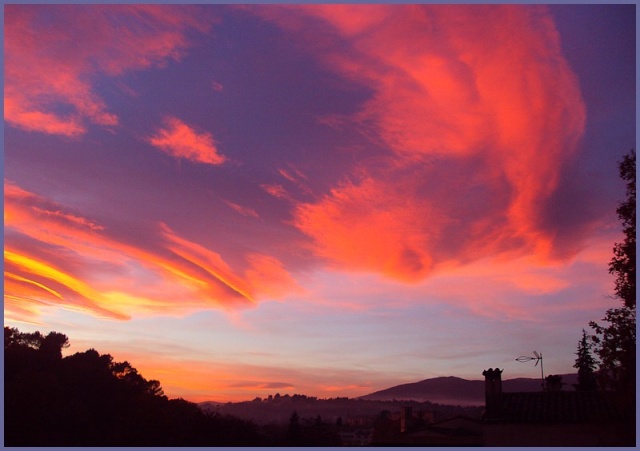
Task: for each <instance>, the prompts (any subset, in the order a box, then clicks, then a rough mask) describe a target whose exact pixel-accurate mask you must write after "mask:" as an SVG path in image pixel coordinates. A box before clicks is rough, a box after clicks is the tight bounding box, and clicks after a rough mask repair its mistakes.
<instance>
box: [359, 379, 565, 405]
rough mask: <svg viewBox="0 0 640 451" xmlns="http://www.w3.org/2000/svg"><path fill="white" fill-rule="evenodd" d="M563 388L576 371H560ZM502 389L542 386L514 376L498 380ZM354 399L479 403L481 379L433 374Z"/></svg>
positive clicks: (538, 381) (521, 389) (509, 390)
mask: <svg viewBox="0 0 640 451" xmlns="http://www.w3.org/2000/svg"><path fill="white" fill-rule="evenodd" d="M561 376H562V382H563V383H564V385H563V390H573V385H572V384H575V383H577V379H578V375H577V374H562V375H561ZM502 390H503V391H504V392H534V391H540V390H542V385H541V381H540V379H530V378H516V379H507V380H504V381H502ZM358 399H364V400H370V401H391V400H394V399H397V400H412V401H418V402H424V401H430V402H433V403H438V404H448V405H461V406H480V405H484V381H482V380H472V381H470V380H467V379H461V378H459V377H453V376H449V377H435V378H432V379H425V380H423V381H420V382H414V383H410V384H402V385H397V386H395V387H391V388H387V389H385V390H380V391H377V392H374V393H371V394H368V395H364V396H360V397H359V398H358Z"/></svg>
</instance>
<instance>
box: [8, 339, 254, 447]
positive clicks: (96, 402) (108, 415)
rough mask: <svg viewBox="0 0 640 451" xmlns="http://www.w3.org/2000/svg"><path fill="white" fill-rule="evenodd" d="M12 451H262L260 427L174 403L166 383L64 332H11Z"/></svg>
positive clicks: (9, 356) (9, 396) (179, 402)
mask: <svg viewBox="0 0 640 451" xmlns="http://www.w3.org/2000/svg"><path fill="white" fill-rule="evenodd" d="M4 332H5V334H4V335H5V343H4V346H5V387H4V388H5V404H4V406H5V428H4V430H5V443H4V444H5V445H6V446H65V447H68V446H83V447H85V446H150V447H156V446H238V445H240V446H258V445H263V444H264V441H263V438H262V437H261V436H259V435H258V433H257V429H256V427H255V425H254V424H253V423H250V422H247V421H244V420H240V419H238V418H233V417H230V416H224V417H223V416H220V415H207V414H205V413H204V412H203V411H202V410H201V409H200V408H199V407H198V406H197V405H196V404H193V403H191V402H188V401H185V400H182V399H178V400H175V399H172V400H169V399H167V397H166V396H164V394H163V391H162V387H161V385H160V382H159V381H156V380H146V379H145V378H144V377H143V376H142V375H141V374H140V373H138V371H137V370H136V369H135V368H134V367H133V366H132V365H131V364H129V362H114V360H113V358H112V357H111V356H110V355H108V354H103V355H102V354H100V353H98V352H97V351H96V350H95V349H89V350H87V351H85V352H77V353H75V354H73V355H70V356H67V357H64V358H62V353H61V351H62V349H63V348H64V347H66V346H68V339H67V337H66V336H65V335H63V334H60V333H58V332H51V333H49V334H48V335H46V336H44V335H42V334H41V333H40V332H34V333H22V332H20V331H18V330H17V329H11V328H7V327H5V331H4Z"/></svg>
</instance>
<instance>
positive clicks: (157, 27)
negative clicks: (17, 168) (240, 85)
mask: <svg viewBox="0 0 640 451" xmlns="http://www.w3.org/2000/svg"><path fill="white" fill-rule="evenodd" d="M207 16H208V14H202V12H201V11H198V10H197V9H193V8H175V7H172V6H164V5H8V6H7V8H6V9H5V97H4V105H5V120H6V121H7V123H9V124H10V125H12V126H15V127H19V128H22V129H25V130H28V131H38V132H43V133H49V134H57V135H65V136H79V135H82V134H83V133H85V132H86V127H87V123H88V122H89V123H93V124H96V125H99V126H103V127H112V126H115V125H117V124H118V122H119V119H118V117H117V116H116V115H115V114H113V113H111V112H109V108H108V105H107V104H106V103H105V101H104V99H102V98H101V97H100V96H99V95H98V94H97V93H96V92H95V89H94V79H95V77H96V76H98V75H106V76H111V77H114V76H118V75H120V74H122V73H124V72H127V71H130V70H142V69H146V68H148V67H151V66H161V65H163V64H165V63H166V61H167V60H169V59H174V60H175V59H178V58H180V57H181V56H182V55H183V53H184V51H185V49H186V48H187V47H188V46H189V42H188V40H187V38H186V31H187V30H189V29H196V30H198V31H200V32H206V31H207V30H208V28H209V27H210V24H211V20H210V19H211V18H210V17H207ZM132 21H136V22H137V24H138V25H137V26H135V27H134V26H129V22H132ZM61 107H62V109H70V112H68V113H61V112H60V110H61Z"/></svg>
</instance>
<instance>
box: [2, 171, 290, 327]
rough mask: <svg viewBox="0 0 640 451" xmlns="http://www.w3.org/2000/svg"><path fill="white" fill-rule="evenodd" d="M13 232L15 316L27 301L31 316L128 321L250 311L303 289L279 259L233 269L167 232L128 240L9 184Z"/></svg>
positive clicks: (10, 284) (9, 233)
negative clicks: (58, 312) (45, 313)
mask: <svg viewBox="0 0 640 451" xmlns="http://www.w3.org/2000/svg"><path fill="white" fill-rule="evenodd" d="M147 227H148V226H147ZM5 230H6V235H5V237H6V246H5V265H6V270H5V290H6V291H5V295H6V297H8V298H9V299H13V300H14V301H15V302H13V303H12V304H10V305H8V306H7V309H8V310H12V309H13V307H12V306H14V305H16V304H17V303H18V301H19V300H21V299H22V300H24V301H25V302H26V303H27V304H28V305H31V306H32V308H31V309H30V312H35V311H37V310H38V309H39V308H40V307H42V306H46V305H59V306H64V307H66V308H71V309H81V310H83V311H85V312H86V313H90V314H96V315H99V316H102V317H108V318H111V319H127V318H129V316H130V315H132V314H134V313H135V314H162V313H169V314H175V313H176V312H181V311H182V312H187V311H192V310H194V309H207V308H232V307H241V306H250V305H253V303H254V302H255V301H256V300H258V299H263V298H265V297H271V296H283V295H285V294H286V293H289V292H290V291H291V290H294V291H295V290H296V289H297V288H296V287H297V283H296V281H295V279H294V278H293V277H292V276H291V275H290V274H289V272H288V271H287V270H286V269H285V267H284V266H283V264H282V262H280V261H279V260H278V259H277V258H275V257H271V256H266V255H263V254H260V253H256V252H252V253H248V254H246V255H245V256H244V259H243V260H244V266H241V267H234V268H232V267H231V266H230V265H229V264H228V263H227V262H226V261H225V260H224V259H223V257H222V256H221V255H220V254H218V253H216V252H214V251H212V250H210V249H208V248H206V247H204V246H202V245H200V244H197V243H196V242H193V241H191V240H188V239H186V238H184V237H181V236H180V235H178V234H177V233H176V232H175V231H174V230H172V229H171V228H169V227H168V226H166V225H165V224H162V223H160V224H156V225H155V226H151V227H150V228H147V230H146V232H145V233H144V235H145V239H144V240H139V239H138V238H137V237H136V236H135V234H131V233H129V234H127V235H126V236H123V235H121V234H120V233H119V232H118V231H117V227H113V226H107V225H102V224H97V222H96V221H94V220H91V219H89V218H85V217H82V216H81V215H79V214H77V213H76V212H74V211H72V210H71V209H69V208H68V207H65V206H64V205H61V204H59V203H56V202H54V201H52V200H50V199H47V198H46V197H44V196H40V195H37V194H34V193H31V192H28V191H26V190H24V189H22V188H20V187H18V186H17V185H16V184H14V183H11V182H7V183H5ZM130 232H131V231H130ZM38 306H40V307H38ZM23 310H24V309H23ZM16 312H17V310H16ZM22 313H23V314H28V313H29V312H25V311H23V312H22ZM16 314H17V313H16ZM27 316H28V315H27Z"/></svg>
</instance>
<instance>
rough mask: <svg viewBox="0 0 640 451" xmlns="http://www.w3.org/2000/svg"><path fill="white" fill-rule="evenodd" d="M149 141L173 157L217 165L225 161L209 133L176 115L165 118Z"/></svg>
mask: <svg viewBox="0 0 640 451" xmlns="http://www.w3.org/2000/svg"><path fill="white" fill-rule="evenodd" d="M149 143H151V144H152V145H153V146H155V147H157V148H159V149H160V150H162V151H163V152H165V153H167V154H169V155H171V156H173V157H176V158H184V159H186V160H189V161H192V162H194V163H205V164H212V165H218V164H222V163H223V162H224V161H225V158H224V156H222V155H220V154H219V153H218V148H217V146H216V142H215V140H214V139H213V136H212V135H211V133H208V132H204V131H203V132H198V131H196V130H195V129H194V128H192V127H191V126H189V125H187V124H185V123H184V122H182V121H181V120H180V119H178V118H176V117H167V118H165V120H164V127H163V128H160V129H159V130H158V131H157V132H156V134H155V135H153V136H151V137H150V138H149Z"/></svg>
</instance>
